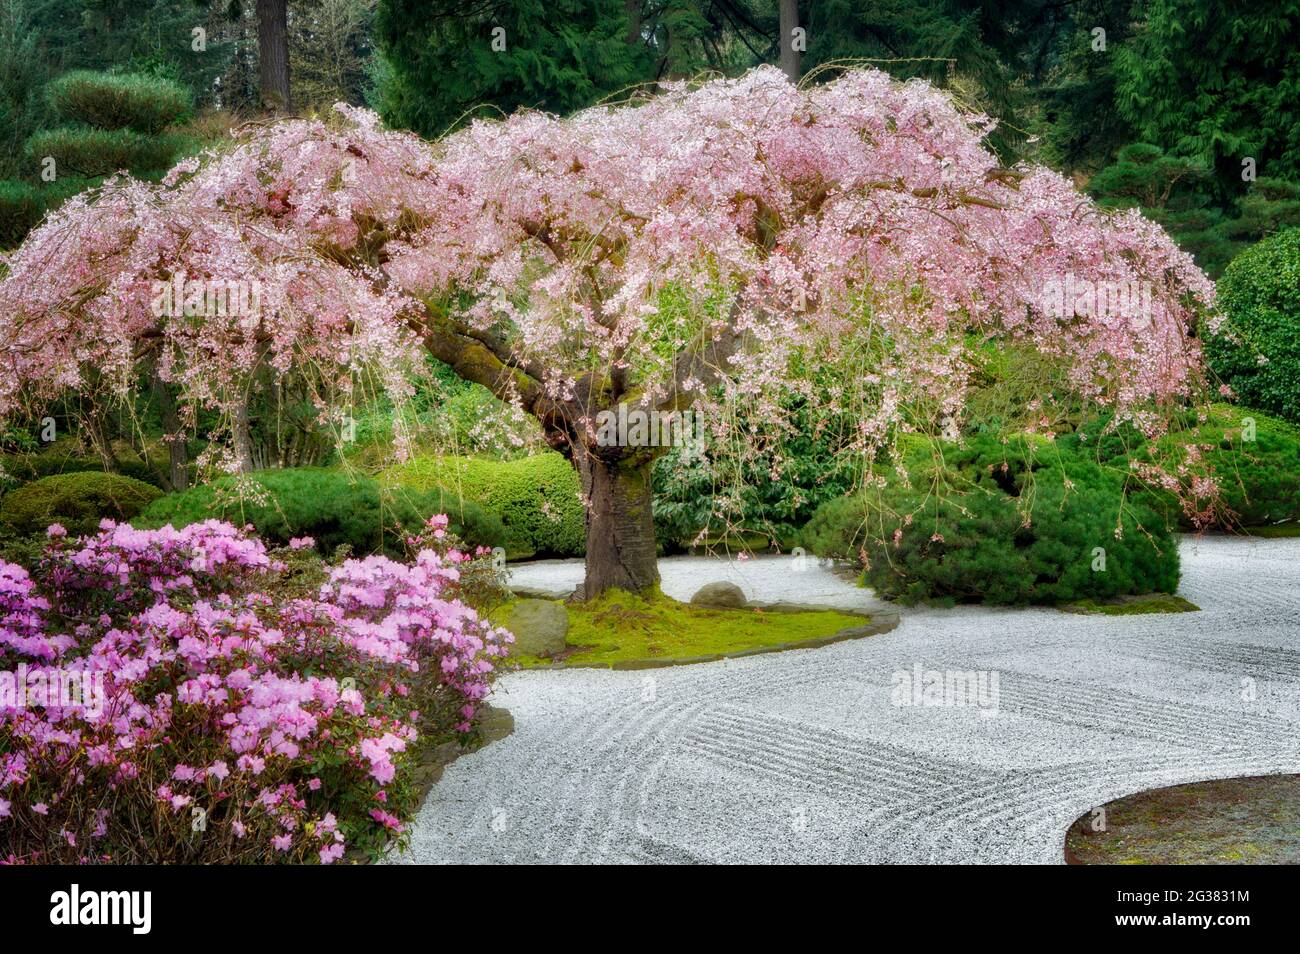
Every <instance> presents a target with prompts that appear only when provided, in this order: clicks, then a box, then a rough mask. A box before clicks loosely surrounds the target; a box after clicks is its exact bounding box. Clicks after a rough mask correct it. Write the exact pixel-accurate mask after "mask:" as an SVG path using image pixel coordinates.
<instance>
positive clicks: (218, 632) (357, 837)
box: [0, 521, 511, 863]
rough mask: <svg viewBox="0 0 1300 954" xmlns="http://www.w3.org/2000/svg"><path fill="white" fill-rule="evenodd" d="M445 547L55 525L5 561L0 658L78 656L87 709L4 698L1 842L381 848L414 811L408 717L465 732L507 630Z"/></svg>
mask: <svg viewBox="0 0 1300 954" xmlns="http://www.w3.org/2000/svg"><path fill="white" fill-rule="evenodd" d="M463 560H464V558H463V555H462V554H461V553H459V552H458V551H455V550H452V549H449V550H447V551H446V552H442V553H440V552H438V551H436V550H433V549H425V550H422V551H421V552H419V553H418V554H417V555H416V557H415V560H414V562H413V563H411V564H409V565H408V564H402V563H397V562H395V561H392V560H389V559H386V558H384V557H369V558H367V559H364V560H349V561H346V562H345V563H343V564H341V565H340V566H338V567H335V568H333V569H332V570H330V572H329V574H328V578H327V580H326V582H325V583H324V584H323V585H322V586H321V587H320V591H319V594H317V595H316V596H315V598H284V597H282V596H277V595H276V586H277V581H278V580H279V578H280V576H281V575H282V574H283V573H284V571H285V564H284V563H283V562H281V560H280V559H278V557H277V554H275V553H268V552H267V550H266V548H265V547H264V546H263V544H262V543H261V542H260V541H259V540H257V539H256V538H254V537H251V536H249V535H247V534H246V533H244V532H242V531H240V530H238V529H236V528H235V527H233V526H231V525H229V524H225V523H219V522H217V521H209V522H207V523H202V524H195V525H192V526H190V527H187V528H185V529H183V530H174V529H172V528H171V527H164V528H163V529H161V530H137V529H134V528H132V527H130V526H128V525H125V524H121V525H118V524H113V523H112V522H111V521H105V523H104V525H103V528H102V530H101V532H100V533H99V534H97V535H96V536H93V537H88V538H83V539H80V540H71V539H69V538H68V537H67V536H66V535H65V534H64V533H63V532H62V530H61V528H59V527H57V526H55V527H51V528H50V540H49V545H48V547H47V550H46V552H45V555H44V557H43V559H42V560H41V561H40V562H39V564H38V565H36V566H35V567H33V568H32V569H31V571H30V572H28V570H25V569H24V568H22V567H19V566H15V565H13V564H8V563H4V562H0V667H3V668H4V669H6V670H12V669H15V668H17V667H19V666H21V667H23V668H24V669H25V670H26V671H28V672H29V673H31V672H44V673H45V674H47V675H48V676H50V677H51V678H54V677H56V676H57V674H58V673H66V672H93V673H95V674H97V675H99V676H101V677H102V680H103V684H104V687H105V697H106V698H105V699H104V700H103V704H102V705H101V706H96V707H95V708H93V709H92V708H89V707H86V706H82V705H78V704H75V703H74V704H69V705H67V706H65V707H62V708H53V707H44V708H29V707H26V706H23V705H8V706H7V707H5V708H0V860H5V861H9V862H41V863H53V862H65V863H77V862H83V863H84V862H100V861H114V862H163V861H186V862H197V861H223V862H231V861H263V862H264V861H313V860H314V861H320V862H322V863H329V862H332V861H337V860H339V859H340V858H341V857H343V853H344V850H345V849H346V848H348V847H350V846H352V845H356V846H358V847H362V848H369V849H377V848H379V847H382V846H383V845H384V844H385V843H387V842H388V841H389V840H390V839H391V838H392V837H393V836H394V835H400V834H401V832H402V819H403V818H404V817H406V816H408V815H409V813H410V812H411V811H412V810H413V808H414V801H413V798H412V794H411V784H410V779H409V778H408V776H409V774H410V773H409V772H408V771H406V769H407V768H408V767H409V766H408V762H409V753H410V750H411V746H412V744H413V743H415V742H416V741H417V739H418V737H419V736H420V734H421V733H429V732H432V733H434V734H446V735H452V734H454V733H456V732H461V731H465V730H468V729H469V728H470V727H471V722H472V720H473V718H474V715H475V712H476V709H477V707H478V705H479V704H480V702H481V700H482V699H483V697H484V696H485V695H486V694H487V692H488V690H489V687H490V682H491V679H492V675H493V672H494V668H495V663H496V661H497V660H498V659H499V658H500V657H502V656H504V655H505V653H506V652H507V644H508V643H509V641H510V638H511V637H510V636H509V634H508V633H505V632H504V631H501V630H499V629H495V628H493V627H492V626H490V625H489V624H488V623H487V622H486V621H485V620H483V619H482V618H480V617H479V616H478V614H477V613H476V611H475V610H473V609H471V608H470V607H469V606H467V605H465V604H464V603H463V602H462V601H461V600H460V599H459V598H458V589H457V587H458V581H459V574H460V571H459V569H458V567H459V565H460V564H461V563H462V562H463Z"/></svg>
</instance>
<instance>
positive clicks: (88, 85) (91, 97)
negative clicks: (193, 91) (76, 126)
mask: <svg viewBox="0 0 1300 954" xmlns="http://www.w3.org/2000/svg"><path fill="white" fill-rule="evenodd" d="M47 89H48V91H49V97H50V104H51V105H52V106H53V107H54V108H55V110H56V111H57V112H58V113H59V114H60V115H61V116H64V117H66V118H67V119H69V120H71V121H73V122H79V123H85V124H87V125H89V126H98V127H100V128H101V129H134V130H135V131H137V132H142V133H150V134H152V133H158V132H161V131H162V130H164V129H166V128H167V127H168V126H170V125H172V124H173V123H177V122H180V121H181V120H183V119H185V118H186V117H188V116H189V115H190V113H191V112H192V111H193V109H194V102H193V97H192V96H191V95H190V91H189V89H187V88H186V87H185V86H183V85H182V84H180V83H175V82H172V81H171V80H167V79H161V78H159V77H155V76H143V75H139V74H131V73H96V72H92V71H90V70H74V71H72V72H71V73H64V74H63V75H62V76H60V77H59V78H58V79H56V80H54V82H52V83H50V85H49V86H48V87H47Z"/></svg>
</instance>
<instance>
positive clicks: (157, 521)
mask: <svg viewBox="0 0 1300 954" xmlns="http://www.w3.org/2000/svg"><path fill="white" fill-rule="evenodd" d="M250 478H251V480H252V481H253V483H254V484H255V485H256V486H255V487H252V488H250V489H251V493H250V492H244V493H241V487H240V484H239V480H238V478H235V477H222V478H219V479H218V480H216V481H214V482H212V483H210V484H204V485H203V486H201V487H193V488H191V489H189V490H186V491H183V492H181V493H176V494H168V495H167V496H165V497H160V498H159V499H157V500H155V501H154V502H153V503H152V504H150V505H149V506H148V507H146V508H145V509H144V511H143V512H142V513H141V514H140V517H139V519H138V520H137V521H136V525H138V526H140V527H146V528H149V527H161V526H162V525H163V524H167V523H170V524H171V525H172V526H174V527H184V526H188V525H189V524H191V523H198V522H199V521H202V520H210V519H214V518H215V519H219V520H229V521H230V522H232V523H234V524H236V525H239V526H242V525H243V524H249V523H251V524H252V525H253V526H254V527H255V528H256V530H257V533H258V535H259V536H261V537H263V538H264V539H266V540H267V541H268V542H272V543H278V544H285V543H288V542H289V541H290V540H292V539H293V538H295V537H312V538H313V539H314V540H315V541H316V547H317V549H318V550H320V551H321V552H322V553H325V554H330V553H332V552H333V551H334V550H335V549H336V548H337V547H340V546H345V545H346V546H349V547H351V549H352V552H353V553H355V554H357V555H363V554H368V553H386V554H388V555H389V556H401V555H403V553H404V552H405V541H406V538H407V537H408V536H410V535H412V534H414V533H416V532H417V531H418V530H419V529H420V528H421V527H422V526H423V525H424V522H425V521H426V520H428V519H429V517H431V516H433V515H434V514H437V513H445V514H447V516H448V518H449V524H450V526H449V529H450V530H451V531H452V532H453V533H455V534H457V535H458V536H459V537H460V538H461V539H463V540H464V541H465V542H466V543H467V544H469V545H471V546H476V547H477V546H484V547H498V546H505V545H506V532H505V528H504V527H503V526H502V525H501V521H500V520H498V519H497V518H496V517H494V516H492V515H491V514H488V513H485V512H484V511H483V509H482V508H481V507H478V506H476V505H475V504H473V503H469V502H466V501H463V500H461V499H460V498H458V497H455V496H453V495H451V494H449V493H442V492H438V491H432V492H427V493H421V492H410V491H404V490H403V489H402V488H398V489H397V490H396V491H395V492H384V491H382V489H381V488H380V485H379V484H378V483H377V482H376V481H374V480H372V479H370V478H368V477H363V476H360V475H351V474H346V473H343V472H341V471H337V470H326V469H323V468H318V467H295V468H290V469H287V470H263V471H259V472H257V473H255V474H251V475H250Z"/></svg>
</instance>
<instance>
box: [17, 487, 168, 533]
mask: <svg viewBox="0 0 1300 954" xmlns="http://www.w3.org/2000/svg"><path fill="white" fill-rule="evenodd" d="M160 496H162V491H161V490H159V489H158V488H157V487H154V486H152V485H151V484H146V483H145V482H144V481H141V480H136V479H134V478H132V477H124V476H122V475H121V474H105V473H102V472H100V471H81V472H78V473H72V474H56V475H54V476H52V477H42V478H41V479H40V480H36V481H33V482H32V483H30V484H26V485H24V486H22V487H19V488H18V489H17V490H13V491H10V492H9V493H7V494H5V497H4V500H3V502H0V524H2V525H3V526H4V527H5V528H6V529H8V530H9V531H10V532H12V533H15V534H19V535H24V534H35V533H40V532H43V531H44V530H45V528H46V527H48V526H49V525H50V524H52V523H58V524H62V525H63V527H64V528H65V529H66V530H67V531H68V532H69V533H71V534H83V533H94V532H95V530H96V529H98V527H99V522H100V521H101V520H103V519H104V518H105V517H109V518H111V519H113V520H118V521H123V520H131V519H133V518H134V517H135V516H136V515H137V514H138V513H140V511H141V510H142V509H144V507H145V506H146V505H148V504H149V503H150V502H152V501H154V500H156V499H157V498H158V497H160Z"/></svg>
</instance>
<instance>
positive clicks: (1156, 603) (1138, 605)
mask: <svg viewBox="0 0 1300 954" xmlns="http://www.w3.org/2000/svg"><path fill="white" fill-rule="evenodd" d="M1059 608H1060V609H1062V610H1064V611H1065V612H1067V613H1083V614H1087V615H1095V614H1104V615H1106V616H1144V615H1146V614H1148V613H1197V612H1200V609H1201V608H1200V607H1199V606H1197V605H1196V604H1195V603H1193V602H1191V601H1190V600H1185V599H1183V598H1182V597H1181V596H1172V595H1170V594H1168V593H1147V594H1144V595H1142V596H1126V597H1120V598H1119V599H1115V600H1107V601H1105V602H1098V601H1097V600H1091V599H1088V600H1078V601H1077V602H1074V603H1066V604H1064V605H1062V606H1060V607H1059Z"/></svg>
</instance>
